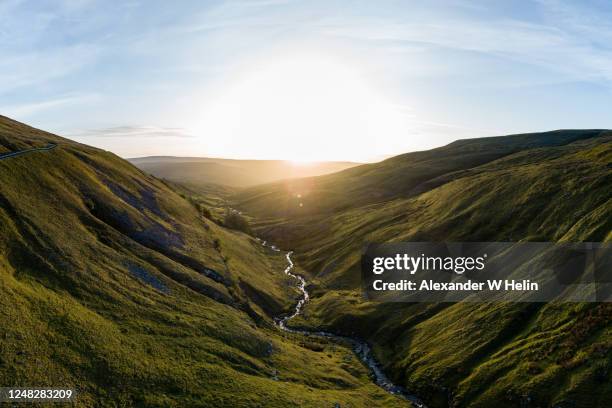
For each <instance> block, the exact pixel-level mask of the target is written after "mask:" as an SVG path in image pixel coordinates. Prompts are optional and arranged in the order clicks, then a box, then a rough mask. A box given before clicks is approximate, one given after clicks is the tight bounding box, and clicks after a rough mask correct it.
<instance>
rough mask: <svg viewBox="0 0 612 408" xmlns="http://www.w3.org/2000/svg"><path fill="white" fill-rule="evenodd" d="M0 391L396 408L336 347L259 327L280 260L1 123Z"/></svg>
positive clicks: (289, 287)
mask: <svg viewBox="0 0 612 408" xmlns="http://www.w3.org/2000/svg"><path fill="white" fill-rule="evenodd" d="M49 142H53V143H57V144H58V147H57V148H56V149H54V150H53V151H50V152H44V153H33V154H28V155H23V156H19V157H16V158H14V159H10V160H6V161H0V326H1V327H2V333H0V336H1V337H0V338H1V341H0V384H1V385H3V386H20V387H24V386H45V387H48V386H55V387H67V386H70V387H75V388H77V389H78V395H79V397H78V402H77V404H76V405H77V406H82V407H93V406H95V407H104V406H108V407H117V406H152V407H155V406H159V407H171V406H175V407H184V406H202V407H204V406H206V407H208V406H227V407H256V406H262V407H263V406H266V407H288V406H296V407H297V406H311V407H321V406H329V407H332V406H334V404H335V403H336V402H337V403H340V404H341V406H343V407H344V406H352V407H365V406H369V407H371V406H389V407H393V406H405V405H406V404H405V403H404V402H403V401H401V400H399V399H397V398H395V397H393V396H390V395H388V394H386V393H385V392H384V391H382V390H381V389H380V388H378V387H376V386H375V385H373V384H372V382H371V380H370V379H369V378H368V373H367V370H366V368H365V367H363V366H362V365H361V364H360V363H359V362H358V361H357V360H356V359H355V358H352V357H351V356H352V354H351V352H350V350H348V349H347V348H345V347H342V346H334V345H331V344H327V343H322V344H319V345H316V344H315V345H313V344H312V342H307V343H305V342H304V339H303V338H301V337H300V338H297V337H294V336H288V335H286V334H284V333H282V332H279V331H278V330H277V329H276V328H274V327H273V325H272V324H271V319H272V316H275V315H276V314H278V313H281V312H283V311H286V310H289V309H290V307H291V306H292V305H293V301H294V297H295V296H297V291H296V290H295V289H294V288H293V285H294V283H293V282H292V281H291V280H290V279H289V278H287V277H285V276H284V274H283V273H282V271H283V269H284V267H285V260H284V257H283V255H282V254H278V253H275V252H273V251H270V250H268V249H265V248H263V247H261V245H259V244H258V243H257V242H256V241H255V240H254V239H253V238H252V237H250V236H248V235H246V234H244V233H241V232H237V231H233V230H228V229H225V228H223V227H221V226H219V225H217V224H216V223H215V222H213V221H211V220H210V219H208V218H206V217H203V216H202V214H201V213H200V212H199V211H198V210H197V209H196V207H195V206H194V205H193V203H192V202H190V200H189V199H188V198H189V197H188V196H186V195H184V194H183V196H181V195H180V194H179V192H178V191H175V189H173V188H171V187H170V186H169V184H167V183H164V182H162V181H160V180H158V179H155V178H153V177H151V176H148V175H146V174H145V173H143V172H142V171H140V170H138V169H137V168H135V167H133V166H132V165H131V164H129V163H128V162H126V161H124V160H121V159H120V158H118V157H117V156H115V155H113V154H111V153H109V152H104V151H101V150H98V149H94V148H91V147H88V146H84V145H80V144H78V143H74V142H71V141H69V140H67V139H63V138H60V137H57V136H54V135H51V134H48V133H45V132H42V131H39V130H36V129H33V128H30V127H28V126H26V125H23V124H20V123H18V122H14V121H11V120H10V119H7V118H3V117H0V146H3V149H5V150H7V151H14V150H19V149H22V148H28V147H36V146H39V145H46V144H47V143H49Z"/></svg>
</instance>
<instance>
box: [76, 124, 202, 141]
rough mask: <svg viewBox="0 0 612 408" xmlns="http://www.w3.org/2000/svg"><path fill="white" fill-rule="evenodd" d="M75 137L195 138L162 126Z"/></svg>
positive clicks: (115, 129)
mask: <svg viewBox="0 0 612 408" xmlns="http://www.w3.org/2000/svg"><path fill="white" fill-rule="evenodd" d="M68 136H73V137H129V138H132V137H146V138H148V137H179V138H191V137H195V136H194V135H192V134H190V133H189V132H188V131H186V130H185V129H183V128H175V127H160V126H114V127H109V128H103V129H88V130H82V131H72V132H70V134H69V135H68Z"/></svg>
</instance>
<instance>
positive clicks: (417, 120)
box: [0, 0, 612, 162]
mask: <svg viewBox="0 0 612 408" xmlns="http://www.w3.org/2000/svg"><path fill="white" fill-rule="evenodd" d="M0 55H1V56H2V57H1V59H0V114H2V115H5V116H9V117H12V118H14V119H17V120H20V121H22V122H25V123H28V124H30V125H33V126H35V127H38V128H42V129H44V130H48V131H51V132H54V133H57V134H60V135H62V136H66V137H69V138H71V139H74V140H77V141H80V142H83V143H87V144H90V145H93V146H96V147H100V148H103V149H106V150H110V151H112V152H114V153H116V154H118V155H120V156H122V157H140V156H150V155H176V156H208V157H228V158H249V159H284V160H293V161H298V162H301V161H304V162H308V161H315V160H351V161H376V160H380V159H382V158H384V157H389V156H391V155H395V154H400V153H404V152H408V151H415V150H423V149H429V148H432V147H436V146H441V145H444V144H447V143H449V142H451V141H453V140H456V139H460V138H470V137H482V136H492V135H502V134H511V133H521V132H533V131H543V130H553V129H560V128H611V127H612V103H611V102H612V3H611V2H609V1H558V0H537V1H520V2H519V1H496V0H487V1H467V0H456V1H452V0H448V1H435V0H433V1H386V0H377V1H348V0H347V1H340V0H325V1H304V0H299V1H297V0H250V1H249V0H236V1H201V0H199V1H188V0H182V1H172V2H170V1H155V0H147V1H144V0H143V1H138V0H131V1H130V0H126V1H108V0H102V1H96V0H58V1H47V0H41V1H35V2H32V1H26V0H0Z"/></svg>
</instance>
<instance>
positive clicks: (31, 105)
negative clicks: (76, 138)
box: [0, 94, 98, 118]
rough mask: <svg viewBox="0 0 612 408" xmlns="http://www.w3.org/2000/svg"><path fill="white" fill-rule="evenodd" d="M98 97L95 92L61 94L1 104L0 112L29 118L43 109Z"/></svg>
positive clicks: (61, 106)
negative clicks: (14, 103) (43, 98)
mask: <svg viewBox="0 0 612 408" xmlns="http://www.w3.org/2000/svg"><path fill="white" fill-rule="evenodd" d="M97 99H98V95H95V94H74V95H61V96H59V97H56V98H52V99H47V100H41V101H34V102H27V103H22V104H16V105H5V106H0V113H2V114H3V115H6V116H11V117H17V118H27V117H28V116H30V115H33V114H36V113H39V112H42V111H47V110H51V109H55V108H64V107H67V106H70V105H73V106H74V105H77V104H83V103H88V102H92V101H95V100H97Z"/></svg>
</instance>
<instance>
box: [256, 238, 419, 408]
mask: <svg viewBox="0 0 612 408" xmlns="http://www.w3.org/2000/svg"><path fill="white" fill-rule="evenodd" d="M257 240H258V241H259V242H260V243H261V244H262V245H263V246H264V247H268V248H270V249H271V250H273V251H275V252H280V249H278V248H276V247H275V246H274V245H269V244H268V243H267V242H266V241H263V240H261V239H259V238H257ZM291 255H293V251H290V252H287V254H286V258H287V267H286V268H285V274H286V275H288V276H290V277H292V278H293V279H295V280H297V281H298V289H299V290H300V292H302V296H301V298H300V300H299V301H298V302H297V304H296V305H295V308H294V309H293V313H291V314H290V315H288V316H284V317H278V318H276V319H274V323H275V324H276V325H277V326H278V327H279V328H280V329H281V330H283V331H286V332H288V333H296V334H302V335H305V336H317V337H323V338H326V339H330V340H332V341H337V342H340V343H348V344H350V345H351V348H352V349H353V352H354V353H355V354H356V355H357V357H359V359H360V360H361V361H362V363H363V364H365V365H366V366H367V367H368V368H369V369H370V372H371V373H372V377H373V380H374V382H375V383H376V385H378V386H379V387H380V388H382V389H384V390H385V391H387V392H388V393H390V394H393V395H396V396H399V397H401V398H403V399H405V400H407V401H410V402H411V403H412V404H413V405H414V406H416V407H419V408H426V405H425V404H424V403H423V402H422V401H421V400H420V399H419V398H418V397H417V396H415V395H414V394H411V393H410V392H409V391H408V390H407V389H406V388H404V387H401V386H399V385H397V384H394V383H393V382H391V380H389V378H388V377H387V376H386V375H385V373H384V371H383V370H382V368H381V366H380V364H379V362H378V361H377V360H376V359H375V358H374V356H373V354H372V349H371V348H370V345H369V344H368V343H367V342H365V341H364V340H361V339H358V338H355V337H349V336H341V335H338V334H334V333H330V332H326V331H316V330H304V329H293V328H290V327H287V323H288V322H289V321H290V320H291V319H293V318H294V317H296V316H298V315H299V314H300V313H302V310H303V308H304V305H305V304H306V303H307V302H308V300H309V299H310V296H309V294H308V291H307V290H306V280H305V279H304V278H303V277H302V276H300V275H297V274H295V273H292V270H293V269H294V264H293V260H292V259H291Z"/></svg>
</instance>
